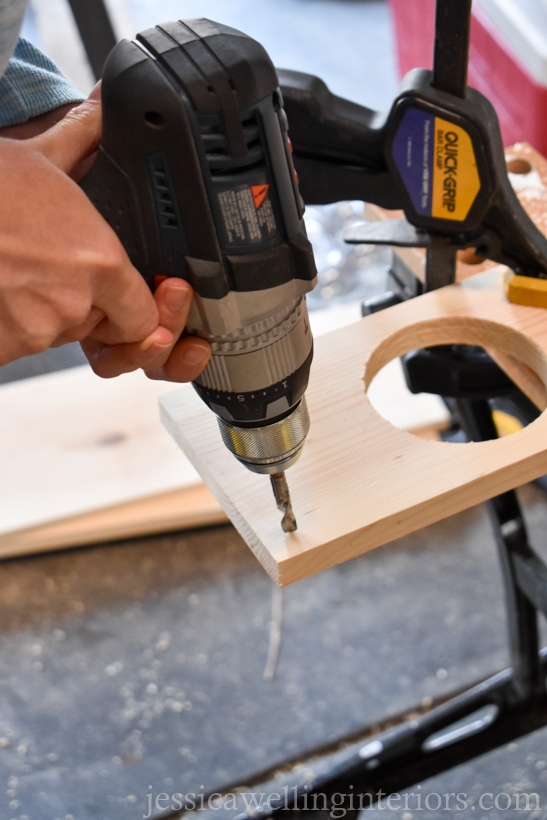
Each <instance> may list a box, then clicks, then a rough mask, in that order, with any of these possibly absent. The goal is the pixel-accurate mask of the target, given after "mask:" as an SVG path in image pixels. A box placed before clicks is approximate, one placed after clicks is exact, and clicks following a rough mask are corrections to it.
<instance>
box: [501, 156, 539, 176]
mask: <svg viewBox="0 0 547 820" xmlns="http://www.w3.org/2000/svg"><path fill="white" fill-rule="evenodd" d="M506 167H507V170H508V172H509V173H510V174H529V173H531V172H532V171H533V168H532V164H531V162H529V161H528V160H527V159H524V158H523V157H513V158H512V159H510V160H508V161H507V163H506Z"/></svg>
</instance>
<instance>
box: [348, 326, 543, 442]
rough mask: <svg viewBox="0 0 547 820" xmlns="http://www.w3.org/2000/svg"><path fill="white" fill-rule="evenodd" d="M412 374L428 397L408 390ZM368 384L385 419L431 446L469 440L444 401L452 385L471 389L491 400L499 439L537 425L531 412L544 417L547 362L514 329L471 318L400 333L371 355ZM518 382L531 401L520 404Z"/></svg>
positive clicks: (373, 401) (370, 396)
mask: <svg viewBox="0 0 547 820" xmlns="http://www.w3.org/2000/svg"><path fill="white" fill-rule="evenodd" d="M407 374H410V381H411V383H412V384H413V385H419V386H420V389H421V390H423V392H420V393H417V394H414V393H412V392H411V391H410V390H409V388H408V386H407V383H406V375H407ZM364 381H365V391H366V394H367V397H368V399H369V401H370V403H371V404H372V406H373V407H374V409H375V410H376V412H377V413H378V414H379V415H380V416H382V418H384V419H386V421H388V422H390V423H391V424H392V425H393V426H394V427H396V428H398V429H402V430H406V431H408V432H410V433H414V434H416V435H419V436H421V437H423V438H428V439H432V440H441V441H463V440H465V439H464V438H463V437H462V436H461V434H459V432H458V427H457V426H456V425H455V422H456V423H457V421H458V419H457V416H455V415H454V410H455V408H454V404H453V402H452V401H451V400H450V399H447V400H446V401H445V399H444V398H442V397H441V396H443V395H444V396H448V395H449V393H450V387H451V385H453V384H455V383H456V384H460V385H466V386H467V385H469V388H470V389H472V390H473V391H474V394H475V396H476V397H480V398H486V397H487V395H490V394H492V399H493V400H492V401H491V407H492V410H493V418H494V422H495V424H496V427H497V430H498V434H499V435H502V436H504V435H507V434H509V433H516V432H518V431H519V430H520V429H522V426H524V425H526V424H527V423H528V421H530V420H531V419H532V418H533V414H534V412H535V410H534V405H535V406H536V407H539V408H540V409H541V410H543V409H544V408H545V406H547V358H546V357H545V355H544V353H543V351H542V350H541V348H540V347H539V346H538V345H536V344H535V343H534V342H533V341H532V340H531V339H529V338H527V337H526V336H524V335H523V334H522V333H520V332H518V331H516V330H514V329H513V328H509V327H506V326H504V325H500V324H498V323H497V322H491V321H487V320H482V319H481V320H478V319H473V318H470V317H464V318H460V317H450V318H448V319H442V320H441V319H437V320H432V321H428V322H421V323H418V324H414V325H410V326H408V327H405V328H401V329H400V330H399V331H398V332H397V333H395V334H392V335H391V336H389V337H388V338H386V339H384V340H383V341H382V342H381V343H380V344H379V345H378V347H376V348H375V350H374V351H373V352H372V354H371V356H370V358H369V361H368V362H367V365H366V370H365V378H364ZM514 383H516V384H518V387H519V388H520V390H521V391H523V392H524V393H525V394H526V396H527V397H528V399H529V400H531V401H527V400H525V401H521V400H519V401H517V402H516V403H515V401H514V399H515V397H518V396H519V391H518V390H517V388H514V389H513V384H514ZM426 390H428V391H429V390H431V391H436V390H438V391H439V392H438V393H435V392H425V391H426ZM496 394H497V395H496ZM520 395H521V394H520ZM532 402H533V404H532ZM523 409H526V410H527V413H526V412H522V411H523Z"/></svg>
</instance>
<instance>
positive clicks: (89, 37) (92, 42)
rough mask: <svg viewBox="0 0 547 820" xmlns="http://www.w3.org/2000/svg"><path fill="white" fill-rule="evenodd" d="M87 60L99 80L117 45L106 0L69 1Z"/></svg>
mask: <svg viewBox="0 0 547 820" xmlns="http://www.w3.org/2000/svg"><path fill="white" fill-rule="evenodd" d="M68 2H69V4H70V8H71V9H72V14H73V16H74V19H75V21H76V25H77V27H78V31H79V33H80V37H81V39H82V43H83V45H84V48H85V51H86V54H87V59H88V60H89V64H90V66H91V69H92V71H93V74H94V75H95V79H96V80H98V79H99V78H100V77H101V74H102V71H103V66H104V63H105V60H106V58H107V56H108V54H109V53H110V51H111V50H112V49H113V48H114V46H115V45H116V41H117V38H116V34H115V32H114V28H113V26H112V22H111V20H110V15H109V14H108V10H107V8H106V6H105V4H104V0H68Z"/></svg>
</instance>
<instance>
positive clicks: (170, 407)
mask: <svg viewBox="0 0 547 820" xmlns="http://www.w3.org/2000/svg"><path fill="white" fill-rule="evenodd" d="M483 276H484V277H486V276H489V274H484V275H483ZM482 278H483V277H477V279H478V280H479V279H482ZM489 278H491V277H489ZM473 281H474V280H471V285H468V286H466V287H464V286H462V285H453V286H450V287H448V288H443V289H441V290H439V291H435V292H433V293H430V294H427V295H425V296H422V297H419V298H418V299H414V300H411V301H409V302H407V303H404V304H401V305H397V306H396V307H393V308H389V309H387V310H384V311H382V312H380V313H378V314H375V315H372V316H368V317H366V318H365V319H363V320H361V321H359V322H357V323H355V324H352V325H350V326H348V327H346V328H342V329H340V330H335V331H333V332H332V333H329V334H327V335H325V336H323V337H320V338H319V339H317V341H316V352H315V359H314V365H313V368H312V374H311V380H310V385H309V388H308V391H307V399H308V405H309V410H310V416H311V430H310V433H309V436H308V439H307V442H306V444H305V446H304V450H303V455H302V457H301V458H300V460H299V461H298V462H297V464H295V465H294V466H293V467H292V468H291V469H290V470H289V471H288V474H287V477H288V481H289V485H290V489H291V495H292V500H293V506H294V510H295V514H296V517H297V521H298V530H297V532H296V533H291V534H285V533H283V532H282V530H281V527H280V515H279V512H278V510H277V509H276V506H275V503H274V500H273V497H272V493H271V489H270V484H269V481H268V479H267V478H266V477H264V476H259V475H255V474H253V473H251V472H249V471H248V470H247V469H246V468H245V467H243V466H241V465H240V464H238V463H237V462H236V461H235V459H234V458H233V456H232V455H231V454H230V453H229V452H228V451H227V450H226V448H225V447H224V445H223V444H222V442H221V441H220V437H219V434H218V428H217V425H216V422H215V419H214V417H213V416H212V414H211V413H209V412H208V411H207V409H206V408H205V407H204V406H203V404H202V403H201V402H200V401H199V399H197V397H196V396H195V394H194V392H193V391H192V390H191V389H186V388H182V389H178V390H177V391H175V392H174V393H172V394H168V395H167V396H165V397H162V399H161V400H160V405H161V408H162V415H163V421H164V424H165V425H166V427H167V428H168V430H169V432H170V433H171V435H172V436H173V437H174V438H175V439H176V441H177V442H178V444H179V446H180V447H181V448H182V449H183V451H184V452H185V453H186V455H187V456H188V458H189V460H190V461H191V462H192V463H193V464H194V466H195V467H196V469H197V470H198V472H199V473H200V474H201V475H202V477H203V479H204V481H205V483H206V484H207V485H208V487H209V488H210V489H211V490H212V492H213V494H214V495H215V496H216V497H217V499H218V500H219V501H220V503H221V505H222V507H223V508H224V509H225V510H226V512H227V514H228V516H229V517H230V518H231V520H232V522H233V523H234V525H235V526H236V527H237V528H238V530H239V532H240V533H241V534H242V536H243V538H244V539H245V540H246V542H247V544H248V545H249V546H250V547H251V549H252V550H253V551H254V552H255V554H256V556H257V557H258V559H259V560H260V561H261V563H262V564H263V566H264V567H265V568H266V570H267V571H268V573H269V574H270V575H271V577H272V578H274V579H275V580H276V581H277V582H278V583H280V584H281V585H285V584H289V583H292V582H294V581H297V580H299V579H302V578H305V577H306V576H309V575H312V574H314V573H317V572H320V571H321V570H323V569H326V568H327V567H330V566H332V565H334V564H337V563H340V562H342V561H346V560H348V559H350V558H352V557H354V556H357V555H359V554H360V553H363V552H365V551H367V550H370V549H373V548H375V547H378V546H380V545H382V544H385V543H387V542H389V541H392V540H393V539H395V538H398V537H401V536H403V535H405V534H407V533H409V532H412V531H415V530H418V529H420V528H422V527H424V526H426V525H428V524H430V523H433V522H435V521H438V520H441V519H443V518H446V517H448V516H450V515H452V514H454V513H457V512H459V511H461V510H463V509H465V508H468V507H470V506H473V505H475V504H478V503H480V502H481V501H483V500H486V499H487V498H491V497H493V496H494V495H497V494H498V493H500V492H503V491H505V490H508V489H510V488H514V487H517V486H520V485H521V484H524V483H526V482H528V481H530V480H532V479H534V478H537V477H539V476H540V475H543V474H544V473H546V472H547V416H545V415H541V416H540V417H539V418H538V419H537V420H536V421H535V422H533V423H532V424H530V425H529V426H528V427H527V428H525V429H524V430H522V431H520V432H518V433H515V434H514V435H510V436H507V437H505V438H503V439H500V440H497V441H490V442H477V443H468V444H449V443H441V442H438V441H425V440H423V439H420V438H418V437H417V436H414V435H412V434H411V433H409V432H406V431H402V430H397V429H395V428H394V427H393V426H392V425H391V424H390V423H389V422H387V421H386V420H384V419H383V418H382V417H381V416H379V415H378V413H377V412H376V411H375V410H374V408H373V407H372V405H371V404H370V402H369V400H368V398H367V396H366V388H367V386H368V384H369V383H370V382H371V380H372V379H373V376H374V374H375V373H376V372H378V371H379V370H380V369H381V368H382V367H383V366H384V365H385V364H387V363H388V362H389V361H391V360H392V359H394V358H396V357H398V356H400V355H402V354H403V353H405V352H408V351H409V350H412V349H415V348H418V347H422V346H425V345H432V344H443V343H468V344H478V345H481V346H483V347H484V348H485V349H487V350H488V351H489V352H490V353H491V354H492V355H493V356H494V358H496V359H497V360H498V362H499V363H500V364H501V365H502V366H503V367H504V369H506V370H507V371H508V372H509V373H510V375H511V376H512V377H513V378H514V379H515V380H516V381H517V383H519V386H521V388H522V389H523V390H525V392H527V394H528V395H529V396H530V397H531V398H532V399H533V400H534V401H535V402H536V403H537V404H538V406H540V407H541V408H543V407H544V406H545V404H546V389H545V384H547V357H546V353H545V351H547V321H546V315H545V311H542V310H539V309H537V308H527V307H521V306H517V305H512V304H509V303H508V302H507V301H506V299H505V297H504V295H503V291H502V289H501V287H493V288H490V287H486V288H484V287H474V286H473Z"/></svg>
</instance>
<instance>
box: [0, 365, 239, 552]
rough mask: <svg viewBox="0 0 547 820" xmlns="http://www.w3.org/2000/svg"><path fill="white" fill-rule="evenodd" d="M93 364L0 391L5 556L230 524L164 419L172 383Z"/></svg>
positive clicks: (0, 527) (0, 544)
mask: <svg viewBox="0 0 547 820" xmlns="http://www.w3.org/2000/svg"><path fill="white" fill-rule="evenodd" d="M172 389H173V386H172V385H170V384H165V383H159V382H153V381H150V380H149V379H147V378H146V377H145V376H144V374H143V373H141V372H136V373H130V374H127V375H125V376H122V377H120V378H118V379H109V380H104V379H99V378H98V377H97V376H95V374H94V373H93V372H92V371H91V369H90V368H89V367H87V366H83V367H76V368H71V369H69V370H64V371H62V372H57V373H50V374H47V375H43V376H36V377H34V378H31V379H25V380H22V381H18V382H12V383H10V384H6V385H3V386H2V387H1V388H0V406H1V408H2V412H1V413H0V463H1V464H2V471H1V472H0V556H2V557H8V556H10V557H11V556H14V555H21V554H25V553H29V552H36V551H39V550H45V549H53V548H61V547H63V548H64V547H69V546H76V545H80V544H90V543H96V542H98V541H105V540H112V539H116V538H125V537H129V536H132V535H146V534H150V533H154V532H165V531H167V530H173V529H180V528H183V527H193V526H199V525H202V524H211V523H217V522H220V521H225V520H226V519H225V516H224V514H223V512H222V510H221V508H220V506H219V505H218V503H217V502H216V501H215V499H214V498H213V497H212V496H211V494H210V493H209V492H208V491H207V490H206V489H205V488H204V487H203V484H202V482H201V479H200V477H199V476H198V474H197V473H196V471H195V470H194V469H193V468H192V466H191V465H190V464H189V463H188V461H187V460H186V459H184V457H183V456H182V454H181V453H180V451H179V450H178V449H177V448H176V447H175V446H174V444H173V442H172V441H171V440H170V439H169V437H168V436H167V435H166V433H165V430H164V429H163V427H162V426H161V424H160V421H159V414H158V397H159V396H160V395H161V394H162V393H165V392H166V391H169V390H172Z"/></svg>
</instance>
